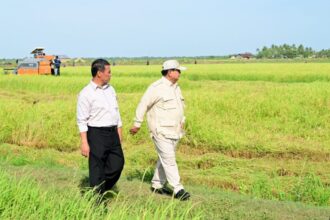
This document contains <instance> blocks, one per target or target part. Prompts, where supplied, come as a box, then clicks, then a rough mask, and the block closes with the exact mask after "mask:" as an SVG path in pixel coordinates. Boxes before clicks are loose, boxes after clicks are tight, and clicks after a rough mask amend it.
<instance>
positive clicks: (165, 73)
mask: <svg viewBox="0 0 330 220" xmlns="http://www.w3.org/2000/svg"><path fill="white" fill-rule="evenodd" d="M175 70H177V71H179V73H181V71H180V70H178V69H169V70H162V71H161V73H162V75H163V76H166V75H167V74H168V72H169V71H175Z"/></svg>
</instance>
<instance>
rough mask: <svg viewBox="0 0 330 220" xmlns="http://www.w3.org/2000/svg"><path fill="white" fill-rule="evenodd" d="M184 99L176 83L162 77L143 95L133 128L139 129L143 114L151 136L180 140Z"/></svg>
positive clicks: (183, 118) (183, 119) (183, 117)
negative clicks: (145, 115)
mask: <svg viewBox="0 0 330 220" xmlns="http://www.w3.org/2000/svg"><path fill="white" fill-rule="evenodd" d="M184 107H185V105H184V98H183V96H182V94H181V90H180V87H179V86H178V84H177V83H175V84H173V83H172V82H171V81H169V80H168V79H166V78H165V77H162V78H161V79H160V80H158V81H156V82H154V83H152V84H151V85H150V86H149V88H148V89H147V91H146V92H145V93H144V95H143V97H142V99H141V101H140V103H139V105H138V107H137V109H136V115H135V119H134V126H135V127H141V123H142V121H143V117H144V114H145V113H146V112H147V122H148V127H149V131H150V133H151V135H152V136H154V135H156V136H157V137H164V138H167V139H180V138H181V137H182V136H183V130H182V124H183V123H184V121H185V116H184Z"/></svg>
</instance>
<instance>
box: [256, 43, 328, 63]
mask: <svg viewBox="0 0 330 220" xmlns="http://www.w3.org/2000/svg"><path fill="white" fill-rule="evenodd" d="M310 57H313V58H330V49H327V50H321V51H315V50H313V48H311V47H305V46H303V45H302V44H300V45H299V46H296V45H295V44H292V45H289V44H283V45H274V44H273V45H271V46H270V47H266V46H264V47H263V48H261V49H259V48H258V49H257V54H256V58H267V59H285V58H289V59H292V58H310Z"/></svg>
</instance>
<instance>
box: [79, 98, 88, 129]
mask: <svg viewBox="0 0 330 220" xmlns="http://www.w3.org/2000/svg"><path fill="white" fill-rule="evenodd" d="M89 113H90V104H89V102H88V99H87V97H86V96H84V95H83V94H81V93H80V94H79V96H78V103H77V124H78V128H79V131H80V132H86V131H88V127H87V122H88V118H89V115H90V114H89Z"/></svg>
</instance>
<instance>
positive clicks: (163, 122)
mask: <svg viewBox="0 0 330 220" xmlns="http://www.w3.org/2000/svg"><path fill="white" fill-rule="evenodd" d="M185 69H186V68H185V67H182V66H180V64H179V62H178V61H176V60H168V61H166V62H164V64H163V69H162V75H163V77H162V78H161V79H160V80H158V81H156V82H154V83H152V84H151V85H150V86H149V88H148V89H147V91H146V92H145V93H144V95H143V97H142V99H141V101H140V103H139V105H138V107H137V109H136V115H135V120H134V125H133V127H132V128H131V130H130V133H131V134H133V135H134V134H136V133H137V132H138V131H139V129H140V127H141V123H142V121H143V117H144V114H145V113H146V112H147V121H148V127H149V131H150V136H151V137H152V140H153V142H154V144H155V147H156V150H157V153H158V161H157V166H156V170H155V173H154V176H153V179H152V187H151V189H152V191H154V192H156V193H160V194H169V193H171V192H170V191H169V190H168V189H167V188H166V187H164V185H165V182H166V180H167V181H168V183H169V185H171V186H172V187H173V189H174V197H175V198H178V199H180V200H187V199H189V197H190V194H189V193H188V192H186V191H185V190H184V188H183V186H182V184H181V183H180V176H179V171H178V166H177V163H176V160H175V149H176V146H177V144H178V142H179V139H180V138H181V137H182V136H183V124H184V121H185V117H184V98H183V96H182V94H181V90H180V87H179V85H178V84H177V81H178V80H179V78H180V73H181V70H185Z"/></svg>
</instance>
